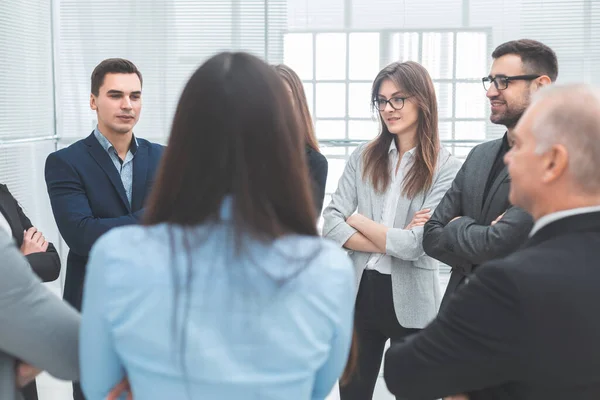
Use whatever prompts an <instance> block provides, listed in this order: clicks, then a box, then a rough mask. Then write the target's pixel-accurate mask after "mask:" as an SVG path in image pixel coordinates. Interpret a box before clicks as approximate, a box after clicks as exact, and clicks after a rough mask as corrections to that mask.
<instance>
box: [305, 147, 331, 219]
mask: <svg viewBox="0 0 600 400" xmlns="http://www.w3.org/2000/svg"><path fill="white" fill-rule="evenodd" d="M309 156H310V157H309V159H308V161H309V162H308V167H309V170H310V176H311V178H312V187H313V197H314V201H315V206H316V208H317V215H320V214H321V210H323V201H324V200H325V184H326V183H327V171H328V169H329V164H328V162H327V158H325V156H324V155H323V154H321V153H319V152H316V151H312V152H311V153H310V154H309Z"/></svg>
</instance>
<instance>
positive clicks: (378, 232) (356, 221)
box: [346, 214, 389, 254]
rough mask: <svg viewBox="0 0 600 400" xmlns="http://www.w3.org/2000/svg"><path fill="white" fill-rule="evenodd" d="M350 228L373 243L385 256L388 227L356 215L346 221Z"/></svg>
mask: <svg viewBox="0 0 600 400" xmlns="http://www.w3.org/2000/svg"><path fill="white" fill-rule="evenodd" d="M346 222H348V224H350V226H352V227H353V228H354V229H356V230H357V231H359V232H360V233H362V234H363V236H365V237H366V238H367V239H368V240H369V241H370V242H372V243H373V244H374V245H375V246H376V247H377V248H378V249H379V252H380V253H384V254H385V249H386V241H387V231H388V229H389V228H388V227H387V226H385V225H382V224H378V223H377V222H375V221H373V220H371V219H369V218H367V217H365V216H363V215H360V214H355V215H353V216H352V217H350V218H348V220H347V221H346Z"/></svg>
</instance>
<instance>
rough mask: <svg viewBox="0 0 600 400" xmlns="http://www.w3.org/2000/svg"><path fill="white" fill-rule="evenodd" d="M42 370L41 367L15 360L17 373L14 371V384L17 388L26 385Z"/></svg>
mask: <svg viewBox="0 0 600 400" xmlns="http://www.w3.org/2000/svg"><path fill="white" fill-rule="evenodd" d="M41 372H42V370H41V369H37V368H36V367H34V366H32V365H29V364H26V363H24V362H20V361H18V362H17V373H16V384H17V387H18V388H19V389H21V388H23V387H25V386H27V385H28V384H29V383H31V381H33V380H34V379H35V377H36V376H38V375H39V374H40V373H41Z"/></svg>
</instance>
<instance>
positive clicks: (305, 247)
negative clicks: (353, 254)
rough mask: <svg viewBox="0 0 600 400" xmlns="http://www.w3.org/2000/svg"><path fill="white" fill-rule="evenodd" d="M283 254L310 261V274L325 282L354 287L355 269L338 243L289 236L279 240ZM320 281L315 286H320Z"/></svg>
mask: <svg viewBox="0 0 600 400" xmlns="http://www.w3.org/2000/svg"><path fill="white" fill-rule="evenodd" d="M276 246H277V247H279V249H281V250H283V251H282V253H284V254H285V253H287V254H290V255H293V257H294V258H295V259H299V260H301V259H304V260H308V261H309V263H308V265H307V270H308V274H309V275H311V276H313V277H314V276H315V275H316V276H320V277H321V278H322V279H323V281H322V282H325V281H329V283H332V281H339V282H340V283H342V284H344V282H345V283H350V282H351V286H352V287H353V285H354V267H353V264H352V261H351V260H350V258H349V257H348V254H347V253H346V251H344V250H343V249H341V248H340V247H339V246H338V245H337V244H336V243H334V242H333V241H331V240H328V239H325V238H322V237H320V236H304V235H288V236H285V237H283V238H280V239H278V240H277V243H276ZM320 280H321V279H319V280H315V282H314V284H315V285H319V281H320Z"/></svg>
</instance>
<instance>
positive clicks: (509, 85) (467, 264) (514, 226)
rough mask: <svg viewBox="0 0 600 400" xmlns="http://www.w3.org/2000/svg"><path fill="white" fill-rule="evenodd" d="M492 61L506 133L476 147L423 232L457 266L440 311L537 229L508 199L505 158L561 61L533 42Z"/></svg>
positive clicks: (490, 81) (493, 92)
mask: <svg viewBox="0 0 600 400" xmlns="http://www.w3.org/2000/svg"><path fill="white" fill-rule="evenodd" d="M492 58H493V59H494V62H493V63H492V68H491V71H490V74H489V75H488V76H486V77H485V78H483V79H482V81H483V87H484V89H485V90H486V92H487V93H486V95H487V97H488V99H489V100H490V105H491V109H490V120H491V121H492V123H494V124H499V125H504V126H506V129H507V131H506V133H505V134H504V137H502V138H501V139H497V140H492V141H489V142H486V143H483V144H480V145H478V146H476V147H475V148H473V150H472V151H471V152H470V153H469V155H468V157H467V159H466V160H465V162H464V164H463V166H462V168H461V170H460V171H459V172H458V174H457V175H456V178H455V179H454V182H453V183H452V186H451V187H450V189H449V190H448V192H447V193H446V195H445V197H444V198H443V199H442V201H441V202H440V204H439V205H438V207H437V208H436V209H435V212H434V213H433V215H432V216H431V218H430V220H429V221H428V222H427V223H426V224H425V228H424V235H423V247H424V249H425V252H426V253H427V254H428V255H429V256H431V257H433V258H436V259H437V260H439V261H441V262H443V263H445V264H448V265H450V266H451V267H452V274H451V276H450V281H449V283H448V287H447V289H446V293H445V294H444V298H443V299H442V305H441V309H443V308H445V307H446V305H447V303H448V301H449V299H450V298H451V297H452V294H453V293H454V292H455V291H456V290H457V289H458V288H459V287H460V286H461V285H462V284H463V283H465V282H466V280H467V277H468V276H469V275H470V274H471V273H472V272H473V269H474V268H476V267H477V266H478V265H480V264H482V263H483V262H485V261H489V260H492V259H495V258H500V257H505V256H507V255H508V254H510V253H512V252H513V251H515V250H516V249H517V248H518V247H520V245H521V244H522V243H524V242H525V240H526V238H527V235H528V234H529V232H530V231H531V228H532V226H533V220H532V219H531V217H530V216H529V214H528V213H526V212H525V211H523V210H522V209H520V208H518V207H513V206H511V204H510V202H509V200H508V192H509V188H510V177H509V176H508V171H507V168H506V166H505V165H504V163H503V158H504V155H505V154H506V153H507V152H508V151H509V150H510V147H511V145H512V132H513V129H514V128H515V125H516V124H517V122H518V121H519V119H520V118H521V115H523V112H524V111H525V109H526V108H527V107H528V106H529V103H530V101H531V95H532V94H533V93H534V92H536V91H537V90H538V89H539V88H540V87H542V86H545V85H549V84H550V83H552V82H554V81H555V80H556V77H557V75H558V62H557V59H556V54H555V53H554V51H553V50H552V49H550V48H549V47H548V46H546V45H544V44H542V43H540V42H537V41H535V40H529V39H522V40H516V41H511V42H507V43H504V44H501V45H500V46H498V47H497V48H496V50H494V52H493V53H492Z"/></svg>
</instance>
